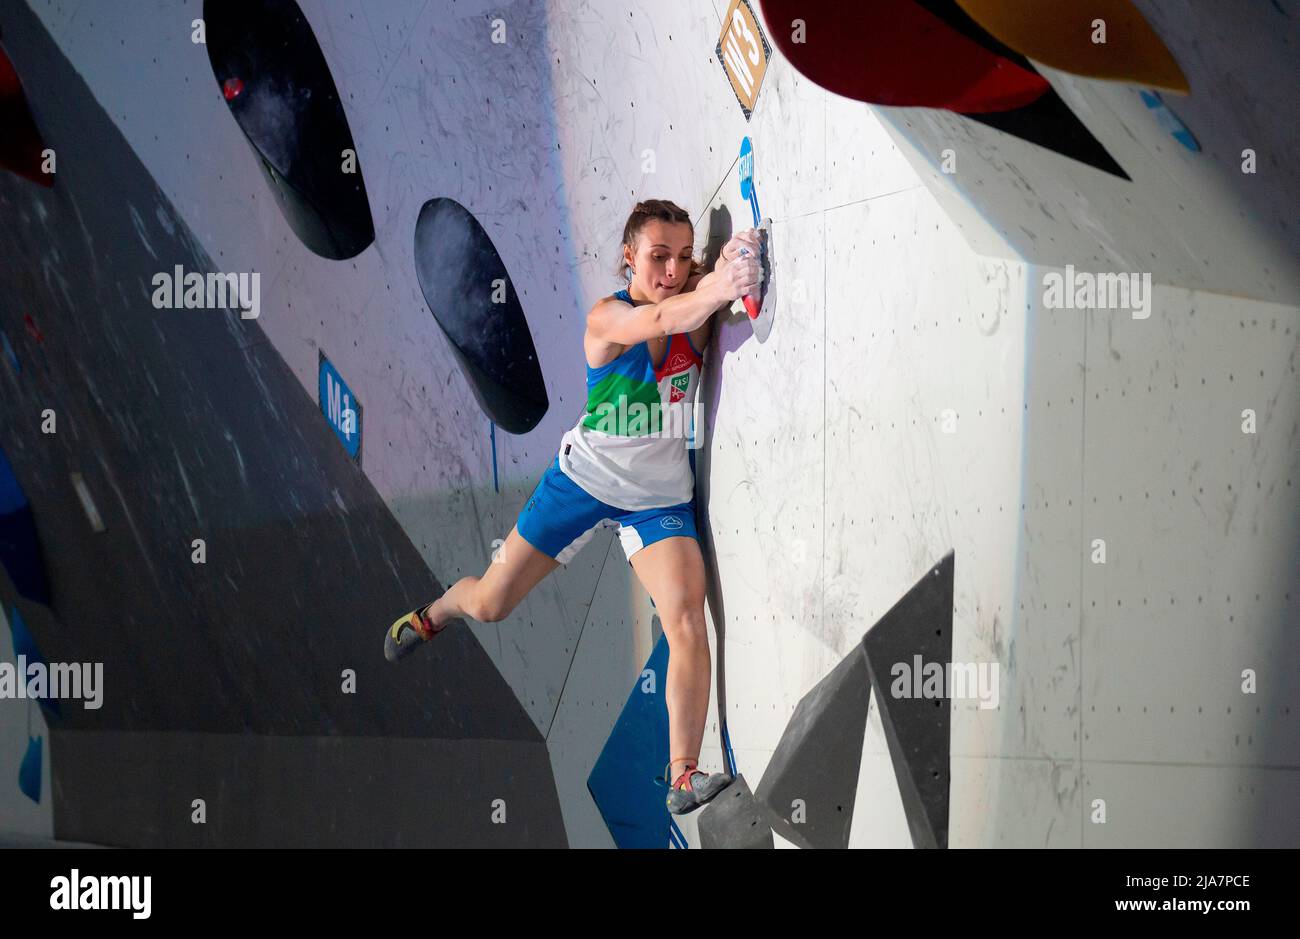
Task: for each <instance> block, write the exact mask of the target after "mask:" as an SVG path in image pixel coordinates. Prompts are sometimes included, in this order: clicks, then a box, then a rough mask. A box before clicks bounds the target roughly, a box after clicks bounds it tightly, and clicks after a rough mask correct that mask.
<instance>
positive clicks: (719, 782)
mask: <svg viewBox="0 0 1300 939" xmlns="http://www.w3.org/2000/svg"><path fill="white" fill-rule="evenodd" d="M694 243H695V231H694V228H693V227H692V225H691V220H690V216H689V215H688V214H687V213H686V212H685V211H684V210H683V209H681V208H680V207H678V206H677V205H675V204H673V203H672V202H668V201H664V200H660V199H650V200H647V201H645V202H640V203H638V204H637V205H636V207H635V208H633V210H632V214H631V215H630V216H629V217H628V220H627V224H626V225H625V226H624V228H623V255H622V261H621V263H620V265H619V273H620V274H621V275H622V276H623V277H624V278H626V279H627V286H626V287H625V288H624V289H622V290H620V291H618V292H617V293H615V294H613V295H612V296H608V297H604V298H602V299H601V300H600V301H599V302H597V303H596V305H595V306H593V307H592V308H591V312H589V313H588V314H587V329H586V333H585V334H584V336H583V351H584V352H585V354H586V361H587V406H586V408H585V410H584V411H583V413H582V416H581V417H580V418H579V420H578V422H577V424H576V425H575V426H574V427H573V428H572V429H571V430H569V431H568V432H566V433H565V435H564V437H563V439H562V440H561V442H560V449H559V453H558V454H557V455H556V457H555V459H554V460H553V461H552V462H551V465H550V466H549V467H548V468H547V470H546V472H545V473H544V474H543V476H542V479H541V482H539V483H538V485H537V488H536V489H535V490H534V491H533V494H532V496H531V497H529V499H528V501H527V503H525V505H524V508H523V511H522V512H520V514H519V519H518V521H517V523H516V524H515V527H514V529H512V530H511V532H510V534H509V536H508V537H507V538H506V540H505V544H504V545H503V546H502V548H501V549H500V553H499V554H498V556H497V558H496V559H495V560H494V562H493V563H490V564H488V566H487V570H486V571H484V573H483V576H482V577H462V578H461V579H460V580H458V581H457V582H456V583H455V584H453V585H452V586H451V587H450V588H449V589H448V590H447V591H446V592H445V593H443V595H442V596H440V597H438V598H437V599H436V600H434V601H433V602H432V603H430V604H429V605H428V606H426V607H423V608H421V609H419V610H416V611H414V612H412V613H408V614H406V615H405V616H403V617H402V618H401V619H399V620H398V621H397V622H396V623H394V624H393V625H392V627H391V628H390V629H389V631H388V633H387V635H386V637H385V640H384V654H385V656H386V657H387V658H388V659H389V660H395V659H398V658H401V657H403V656H405V655H407V654H408V653H410V652H411V651H413V650H414V649H416V648H418V647H420V646H421V645H422V644H423V642H424V641H425V640H428V639H430V638H432V637H433V636H434V635H436V634H437V633H438V632H440V631H441V630H442V629H443V628H444V627H446V626H447V625H448V624H450V623H451V622H452V621H453V620H455V619H456V618H457V617H466V616H468V617H472V618H473V619H476V620H479V621H480V622H484V623H491V622H496V621H498V620H501V619H504V618H505V617H506V616H508V615H509V614H510V612H511V611H512V610H513V609H514V608H515V607H516V606H517V605H518V604H519V602H520V601H521V600H522V599H523V598H524V596H525V595H526V594H527V593H528V592H529V591H530V590H532V589H533V587H535V586H536V585H537V584H538V583H539V582H540V581H541V580H542V578H544V577H545V576H546V575H547V574H549V573H551V571H553V570H555V568H556V567H558V566H559V565H561V564H567V563H568V562H569V560H571V559H572V558H573V556H574V555H575V554H577V552H578V551H579V550H580V549H581V548H582V547H583V545H585V544H586V543H587V542H588V541H589V540H590V539H591V537H592V535H593V534H594V533H595V532H596V530H597V529H598V528H602V527H614V528H617V530H618V536H619V541H620V542H621V543H622V546H623V551H624V553H625V554H626V555H627V557H628V561H629V562H630V563H631V565H632V568H633V570H635V571H636V575H637V577H638V578H640V580H641V583H642V585H643V586H644V587H645V589H646V590H647V591H648V592H649V594H650V596H651V598H652V599H653V601H654V605H655V609H656V610H657V611H658V613H659V618H660V621H661V622H662V623H663V628H664V633H665V635H666V636H667V638H668V645H669V651H670V655H669V666H668V682H667V687H666V690H665V693H666V696H667V701H668V718H669V745H670V748H671V753H670V757H671V762H670V763H669V765H668V767H667V768H666V770H665V782H669V783H670V784H669V790H668V797H667V803H668V809H669V811H671V812H673V813H674V814H683V813H686V812H690V811H693V810H694V809H697V808H699V807H700V806H701V805H703V804H704V803H706V802H708V801H709V800H710V799H712V798H713V797H714V796H715V795H717V793H718V792H720V791H721V790H723V789H725V788H726V787H727V786H728V785H729V784H730V783H731V781H732V779H731V777H730V776H729V775H727V774H726V773H713V774H708V773H705V772H703V771H702V770H700V769H699V768H698V765H697V764H698V760H699V751H700V743H701V741H702V740H703V737H704V724H705V718H706V716H707V712H708V706H709V678H710V669H711V662H710V655H709V641H708V637H707V636H706V635H705V625H704V584H705V578H704V558H703V556H702V555H701V553H700V546H699V542H698V540H697V535H696V531H695V461H694V457H695V453H694V449H693V434H694V433H696V432H701V431H697V430H696V429H695V428H694V424H693V421H692V420H691V418H692V416H693V414H694V402H695V398H696V394H697V392H698V390H699V384H700V372H701V369H702V367H703V364H704V358H703V357H704V349H705V347H706V346H707V345H708V342H709V335H710V333H711V331H712V328H713V315H714V314H715V313H717V312H719V311H720V310H724V309H726V308H727V307H729V306H730V305H731V303H732V302H733V301H734V300H737V299H739V298H740V297H742V296H745V295H747V294H751V295H755V296H756V295H757V294H758V285H759V278H760V269H759V264H758V261H757V258H758V256H759V235H758V233H757V232H756V231H754V230H748V231H742V232H739V233H738V234H736V235H735V236H734V237H733V238H731V240H729V241H728V242H727V243H726V244H725V245H724V246H723V248H722V254H721V257H720V258H719V259H718V262H717V264H716V265H715V267H714V269H713V271H712V272H711V273H708V274H705V273H703V272H702V271H701V270H700V266H699V265H698V264H697V263H696V262H695V260H694V258H693V256H692V250H693V247H694ZM676 754H680V755H676ZM677 767H679V769H677V772H676V773H675V774H674V772H673V770H674V768H677Z"/></svg>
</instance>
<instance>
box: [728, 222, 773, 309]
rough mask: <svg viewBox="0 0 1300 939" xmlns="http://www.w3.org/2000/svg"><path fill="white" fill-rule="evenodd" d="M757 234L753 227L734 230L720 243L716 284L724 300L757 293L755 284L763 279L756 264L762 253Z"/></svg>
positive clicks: (757, 287) (760, 267)
mask: <svg viewBox="0 0 1300 939" xmlns="http://www.w3.org/2000/svg"><path fill="white" fill-rule="evenodd" d="M760 237H761V236H760V234H759V232H758V231H757V230H756V229H753V228H749V229H746V230H744V231H740V232H736V234H734V235H733V236H732V237H731V240H729V241H728V242H727V243H726V244H725V245H723V246H722V255H721V262H720V264H719V267H720V270H719V277H718V286H719V288H720V289H721V290H722V291H723V293H724V294H725V298H726V301H727V302H728V303H730V302H732V301H734V300H739V299H741V298H743V297H755V296H757V295H758V291H759V285H760V284H761V283H762V281H763V270H762V266H761V264H760V263H759V258H760V257H761V256H762V248H761V242H760V240H759V239H760Z"/></svg>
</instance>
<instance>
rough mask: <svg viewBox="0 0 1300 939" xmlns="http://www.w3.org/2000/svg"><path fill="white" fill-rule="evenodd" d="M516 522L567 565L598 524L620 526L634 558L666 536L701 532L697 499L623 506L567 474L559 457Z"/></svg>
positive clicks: (539, 547) (536, 543)
mask: <svg viewBox="0 0 1300 939" xmlns="http://www.w3.org/2000/svg"><path fill="white" fill-rule="evenodd" d="M515 527H516V528H518V530H519V534H520V535H522V536H523V538H524V540H525V541H527V542H528V543H529V544H530V545H532V546H533V547H534V548H536V549H537V550H538V551H542V552H544V553H546V554H548V555H550V556H551V557H553V558H555V560H557V561H559V562H560V563H561V564H568V563H569V561H570V560H572V559H573V556H574V555H575V554H577V553H578V552H579V551H581V550H582V547H583V545H585V544H586V543H587V542H588V541H590V540H591V536H592V535H594V534H595V533H596V530H597V529H599V528H617V529H618V540H619V542H620V543H621V544H622V545H623V553H624V554H626V555H627V557H628V560H629V561H630V560H631V559H632V555H634V554H636V553H637V552H638V551H640V550H641V549H642V548H644V547H646V545H652V544H654V543H655V542H656V541H662V540H663V539H664V538H672V537H674V536H677V535H680V536H684V537H688V538H698V537H699V536H698V535H697V534H696V533H695V499H694V498H692V499H691V501H690V502H682V503H680V504H678V505H670V506H665V507H664V508H661V509H644V510H642V511H639V512H634V511H631V510H629V509H620V508H618V507H617V506H613V505H609V504H608V503H605V502H601V501H600V500H599V499H597V498H596V497H595V496H593V495H591V494H590V493H589V492H587V490H585V489H583V488H582V487H581V486H579V485H578V484H577V483H575V482H574V481H573V480H572V479H570V478H569V477H568V476H566V475H564V471H563V470H562V469H560V458H559V456H556V458H555V459H554V460H553V461H552V462H551V465H550V466H548V467H547V468H546V472H545V473H544V474H543V475H542V481H541V482H539V483H538V484H537V488H536V489H535V490H533V494H532V495H531V496H529V497H528V501H527V502H526V503H524V509H523V511H522V512H520V513H519V521H518V522H516V523H515Z"/></svg>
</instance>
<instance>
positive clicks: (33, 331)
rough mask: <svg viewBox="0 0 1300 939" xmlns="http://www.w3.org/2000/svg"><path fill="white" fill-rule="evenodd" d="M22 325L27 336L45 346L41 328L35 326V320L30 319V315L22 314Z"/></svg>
mask: <svg viewBox="0 0 1300 939" xmlns="http://www.w3.org/2000/svg"><path fill="white" fill-rule="evenodd" d="M23 324H24V325H25V326H26V327H27V335H29V336H31V337H32V338H33V339H35V340H36V341H37V342H38V343H40V344H41V345H45V334H44V333H43V332H41V328H40V327H39V326H37V325H36V320H34V319H32V314H30V313H24V314H23Z"/></svg>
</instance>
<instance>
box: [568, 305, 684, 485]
mask: <svg viewBox="0 0 1300 939" xmlns="http://www.w3.org/2000/svg"><path fill="white" fill-rule="evenodd" d="M614 296H615V297H617V298H618V299H620V300H622V301H623V302H624V303H631V302H632V297H631V296H630V295H629V294H628V292H627V291H626V290H620V291H619V292H618V293H616V294H614ZM703 366H704V359H703V358H702V357H701V356H700V353H699V352H698V351H697V350H696V348H695V345H694V344H693V343H692V342H691V337H690V335H689V334H688V333H675V334H673V335H672V336H670V337H669V342H668V350H667V353H666V354H665V355H664V358H663V361H662V362H661V363H660V364H659V365H658V366H656V364H655V363H654V362H652V361H651V359H650V347H649V345H647V343H645V342H638V343H637V344H636V345H634V346H628V347H627V348H626V349H624V350H623V353H622V354H621V355H620V356H619V357H618V358H616V359H614V360H613V361H612V362H607V363H606V364H604V365H602V366H600V368H592V367H591V366H590V365H588V366H587V407H586V409H585V410H584V411H583V414H582V417H581V418H579V420H578V423H577V424H576V425H575V426H574V427H573V429H572V430H569V431H567V432H566V433H565V435H564V438H563V439H562V440H561V441H560V453H559V461H560V469H561V470H562V471H563V472H564V475H566V476H568V477H569V478H570V479H572V480H573V481H574V482H575V483H577V484H578V485H579V486H581V487H582V488H583V489H585V490H586V491H587V492H589V493H590V494H591V495H593V496H595V497H596V498H597V499H599V500H600V501H601V502H607V503H609V504H610V505H614V506H618V507H620V508H624V509H630V510H633V511H639V510H643V509H655V508H661V507H664V506H670V505H679V504H681V503H683V502H688V501H690V499H691V498H693V497H694V495H695V474H694V473H693V471H692V465H691V461H690V450H691V449H692V448H693V447H695V446H696V445H697V444H696V442H695V441H696V437H695V434H696V433H697V432H698V431H697V428H696V427H695V398H696V393H697V392H698V390H699V387H700V372H701V370H702V368H703Z"/></svg>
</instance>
